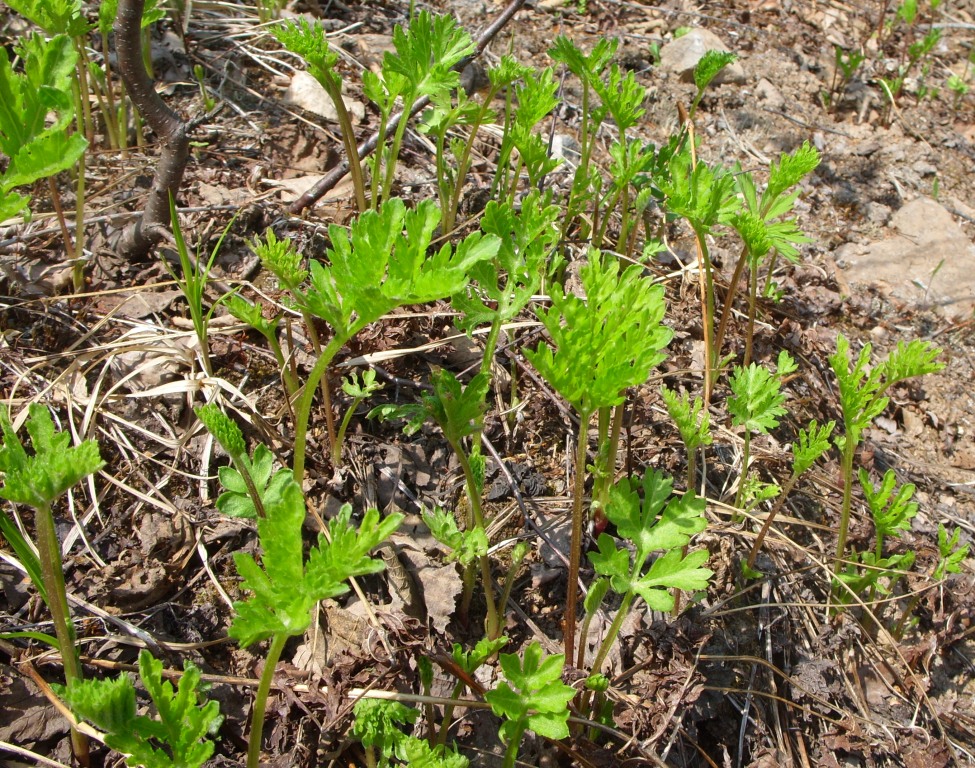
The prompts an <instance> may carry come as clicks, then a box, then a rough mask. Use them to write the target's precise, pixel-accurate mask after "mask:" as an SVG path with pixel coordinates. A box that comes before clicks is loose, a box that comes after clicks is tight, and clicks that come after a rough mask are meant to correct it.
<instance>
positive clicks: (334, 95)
mask: <svg viewBox="0 0 975 768" xmlns="http://www.w3.org/2000/svg"><path fill="white" fill-rule="evenodd" d="M324 80H325V81H326V82H325V90H326V91H327V92H328V95H329V96H330V97H331V99H332V103H333V104H334V105H335V114H336V116H337V117H338V122H339V127H340V129H341V130H340V133H341V134H342V144H343V148H344V149H345V156H346V158H348V163H349V176H351V177H352V188H353V189H354V190H355V202H356V205H357V206H358V208H359V213H364V212H365V210H366V208H367V205H366V184H365V180H364V177H363V175H362V163H361V161H360V160H359V149H358V147H357V146H356V142H355V130H354V129H353V127H352V118H350V117H349V110H347V109H346V108H345V100H344V99H343V98H342V81H341V79H340V78H339V77H338V75H331V76H328V77H325V78H324ZM404 122H405V121H404Z"/></svg>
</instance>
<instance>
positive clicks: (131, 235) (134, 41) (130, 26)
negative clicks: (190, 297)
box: [115, 0, 190, 259]
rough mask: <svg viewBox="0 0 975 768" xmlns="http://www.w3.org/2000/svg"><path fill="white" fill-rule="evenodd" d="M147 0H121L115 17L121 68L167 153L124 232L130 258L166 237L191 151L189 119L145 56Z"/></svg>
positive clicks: (124, 245)
mask: <svg viewBox="0 0 975 768" xmlns="http://www.w3.org/2000/svg"><path fill="white" fill-rule="evenodd" d="M144 6H145V0H119V4H118V15H117V16H116V17H115V49H116V54H117V55H118V72H119V75H120V76H121V78H122V81H123V82H124V83H125V88H126V90H127V91H128V93H129V96H130V97H131V99H132V103H133V104H135V106H136V108H137V109H138V110H139V112H140V114H141V115H142V117H143V118H144V119H145V121H146V123H147V124H148V125H149V127H150V128H152V130H153V131H154V132H155V133H156V135H157V136H158V137H159V141H160V143H161V144H162V148H163V149H162V153H161V154H160V156H159V164H158V165H157V166H156V173H155V176H154V177H153V180H152V187H151V188H150V190H149V197H148V199H147V200H146V207H145V210H144V211H143V213H142V216H141V218H137V219H136V220H135V221H134V222H132V224H130V225H129V226H128V227H127V228H126V230H125V232H123V234H122V239H121V242H120V243H119V250H120V252H121V253H122V255H123V256H126V257H127V258H130V259H141V258H145V257H146V256H147V255H148V254H149V252H150V251H151V250H152V249H153V248H154V247H155V246H156V245H158V244H159V243H160V242H161V241H162V240H163V238H164V237H165V234H164V233H165V232H166V231H167V229H166V228H167V225H168V224H169V198H170V195H172V196H173V197H174V198H175V197H176V193H177V191H178V190H179V186H180V183H181V182H182V180H183V170H184V169H185V167H186V160H187V158H188V157H189V146H190V139H189V129H190V126H189V124H188V123H186V122H184V121H183V119H182V118H181V117H180V116H179V115H177V114H176V113H175V112H174V111H173V110H172V109H170V108H169V107H168V106H167V105H166V102H164V101H163V100H162V98H161V97H160V96H159V94H158V93H156V89H155V87H154V84H153V81H152V78H150V77H149V73H148V72H147V71H146V68H145V64H144V63H143V59H142V12H143V9H144Z"/></svg>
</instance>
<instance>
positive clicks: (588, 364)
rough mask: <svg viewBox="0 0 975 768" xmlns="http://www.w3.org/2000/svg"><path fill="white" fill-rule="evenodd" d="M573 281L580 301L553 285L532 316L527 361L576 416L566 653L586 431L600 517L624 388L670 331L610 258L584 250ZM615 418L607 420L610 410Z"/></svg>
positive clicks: (660, 356)
mask: <svg viewBox="0 0 975 768" xmlns="http://www.w3.org/2000/svg"><path fill="white" fill-rule="evenodd" d="M579 277H580V279H581V281H582V285H583V289H584V290H585V294H586V298H585V299H582V298H580V297H578V296H575V295H573V294H567V293H565V292H564V291H563V290H562V288H561V287H560V286H559V285H557V284H556V285H553V286H552V289H551V292H550V299H551V307H550V308H549V309H547V310H545V309H539V310H536V314H537V315H538V318H539V320H541V321H542V324H543V325H544V326H545V329H546V330H547V331H548V333H549V337H550V339H551V346H550V345H549V344H544V343H543V344H540V345H539V346H538V347H537V348H536V349H534V350H526V351H525V356H526V357H527V358H528V359H529V360H530V361H531V363H532V365H534V366H535V368H536V369H537V370H538V372H539V373H540V374H541V375H542V376H543V377H544V378H545V380H546V381H547V382H548V383H549V384H551V385H552V386H553V387H554V388H555V389H556V390H557V391H558V392H559V394H561V395H562V397H564V398H565V399H566V400H568V401H569V403H570V404H571V405H572V407H573V408H574V409H575V410H576V412H577V413H578V414H579V434H578V438H577V444H576V457H575V468H574V472H575V481H574V488H573V506H572V543H571V544H570V551H569V576H568V584H569V588H568V594H567V598H566V613H565V643H566V645H565V647H566V655H567V656H568V657H569V658H570V659H571V658H573V655H574V653H573V651H574V645H575V629H576V628H575V619H576V614H575V612H576V602H577V595H576V592H577V590H576V588H575V585H576V584H577V583H578V577H579V563H580V559H581V551H582V527H583V497H584V495H585V476H586V466H587V461H586V457H587V450H586V449H587V442H588V440H587V432H588V428H589V422H590V420H591V419H592V416H593V414H596V413H598V414H599V427H598V428H599V447H598V455H597V460H596V465H595V468H594V473H595V487H594V490H593V501H592V508H593V512H594V513H598V514H602V508H603V507H604V506H605V502H606V496H607V494H608V490H609V487H610V485H611V484H612V482H613V480H614V475H615V469H616V455H617V450H618V446H619V436H620V429H621V427H622V420H623V415H622V409H621V408H620V406H622V404H623V403H624V402H625V400H626V390H627V389H628V388H629V387H634V386H637V385H639V384H642V383H643V382H645V381H646V380H647V377H648V376H649V375H650V371H651V370H652V369H653V368H654V367H655V366H657V365H659V364H660V363H661V362H663V360H664V359H665V357H666V355H665V353H664V352H662V350H663V349H664V348H665V347H666V346H667V344H668V343H670V340H671V338H672V336H673V331H671V330H670V329H669V328H667V327H666V326H664V325H663V324H662V320H663V316H664V309H665V307H664V296H663V289H662V288H661V287H660V286H655V285H652V284H650V283H649V282H648V281H646V280H645V279H644V278H643V276H642V268H641V267H640V266H638V265H631V266H629V267H627V268H626V269H625V270H623V271H622V272H621V271H620V269H619V265H618V264H617V262H616V260H615V259H613V258H611V257H609V256H604V255H602V254H600V253H599V252H598V251H595V250H590V252H589V260H588V262H587V263H586V264H585V265H584V266H583V267H582V268H581V269H580V272H579ZM613 408H616V409H617V410H616V413H615V414H612V409H613Z"/></svg>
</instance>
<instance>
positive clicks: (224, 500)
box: [196, 403, 291, 518]
mask: <svg viewBox="0 0 975 768" xmlns="http://www.w3.org/2000/svg"><path fill="white" fill-rule="evenodd" d="M196 416H197V418H198V419H199V420H200V421H201V422H202V423H203V426H205V427H206V428H207V430H208V431H209V432H210V434H211V435H213V436H214V438H216V440H217V442H218V443H220V446H221V447H222V448H223V449H224V450H225V451H226V452H227V455H228V456H230V461H231V463H232V464H233V466H229V467H228V466H223V467H220V469H219V470H218V475H217V476H218V477H219V479H220V485H222V486H223V487H224V489H225V490H224V492H223V493H222V494H220V496H219V497H218V498H217V509H218V510H220V511H221V512H222V513H223V514H225V515H229V516H231V517H245V518H259V517H264V499H265V497H266V496H267V494H268V492H269V491H270V492H273V493H280V492H281V490H282V486H283V484H284V483H287V482H288V480H289V479H290V477H291V473H290V472H289V471H288V470H286V469H279V470H278V471H277V472H276V473H274V475H273V477H272V474H271V470H272V467H273V466H274V454H272V453H271V451H270V450H269V449H268V447H267V446H266V445H264V444H263V443H258V445H257V447H256V448H255V449H254V453H253V455H252V456H250V457H248V455H247V446H246V444H245V443H244V435H243V433H242V432H241V431H240V427H238V426H237V425H236V424H235V423H234V422H233V421H232V420H231V419H230V417H229V416H227V415H226V414H225V413H224V412H223V411H221V410H220V408H219V407H218V406H217V405H216V404H215V403H207V404H206V405H204V406H201V407H199V408H197V409H196Z"/></svg>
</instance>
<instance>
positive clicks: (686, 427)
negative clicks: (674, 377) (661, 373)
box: [660, 386, 713, 453]
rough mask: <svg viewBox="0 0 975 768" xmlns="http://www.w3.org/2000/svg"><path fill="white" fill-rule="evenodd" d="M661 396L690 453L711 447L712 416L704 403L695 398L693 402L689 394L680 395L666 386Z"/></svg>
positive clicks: (661, 390)
mask: <svg viewBox="0 0 975 768" xmlns="http://www.w3.org/2000/svg"><path fill="white" fill-rule="evenodd" d="M660 394H661V396H662V397H663V399H664V406H665V407H666V408H667V413H668V414H669V415H670V418H671V419H672V420H673V422H674V424H676V425H677V431H678V432H679V433H680V439H681V440H682V441H683V443H684V446H685V447H686V448H687V451H688V453H693V452H694V451H696V450H697V449H698V448H700V447H701V446H702V445H711V442H712V439H713V438H712V436H711V414H710V413H709V412H708V410H707V408H705V407H704V401H703V400H702V399H701V398H700V397H695V398H694V402H691V397H690V395H689V394H687V392H682V393H680V394H678V393H677V392H675V391H674V390H672V389H670V388H669V387H666V386H664V387H661V389H660Z"/></svg>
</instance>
